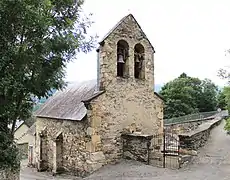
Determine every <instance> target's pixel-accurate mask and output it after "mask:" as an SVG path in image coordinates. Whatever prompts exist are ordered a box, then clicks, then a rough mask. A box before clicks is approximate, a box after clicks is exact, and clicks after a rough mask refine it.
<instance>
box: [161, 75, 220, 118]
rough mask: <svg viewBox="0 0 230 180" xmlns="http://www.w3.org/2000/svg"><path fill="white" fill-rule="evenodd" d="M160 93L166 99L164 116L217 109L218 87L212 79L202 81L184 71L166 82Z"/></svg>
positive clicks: (169, 116) (176, 115)
mask: <svg viewBox="0 0 230 180" xmlns="http://www.w3.org/2000/svg"><path fill="white" fill-rule="evenodd" d="M159 93H160V95H161V96H162V97H163V98H164V99H165V100H166V102H165V107H164V118H166V119H167V118H172V117H178V116H183V115H187V114H192V113H196V112H203V111H212V110H215V109H216V105H217V100H216V95H217V87H216V86H215V84H214V83H212V82H211V81H210V80H208V79H205V80H203V81H201V80H200V79H198V78H193V77H189V76H187V75H186V74H185V73H182V74H181V75H180V76H179V77H178V78H176V79H174V80H172V81H170V82H168V83H167V84H165V85H164V86H163V87H162V89H161V91H160V92H159Z"/></svg>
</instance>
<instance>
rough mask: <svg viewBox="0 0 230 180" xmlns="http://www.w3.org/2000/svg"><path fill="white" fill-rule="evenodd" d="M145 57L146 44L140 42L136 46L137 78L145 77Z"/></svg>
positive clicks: (135, 69) (135, 64)
mask: <svg viewBox="0 0 230 180" xmlns="http://www.w3.org/2000/svg"><path fill="white" fill-rule="evenodd" d="M144 59H145V49H144V46H143V45H142V44H140V43H138V44H136V45H135V47H134V77H135V78H137V79H144V78H145V77H144V76H145V73H144Z"/></svg>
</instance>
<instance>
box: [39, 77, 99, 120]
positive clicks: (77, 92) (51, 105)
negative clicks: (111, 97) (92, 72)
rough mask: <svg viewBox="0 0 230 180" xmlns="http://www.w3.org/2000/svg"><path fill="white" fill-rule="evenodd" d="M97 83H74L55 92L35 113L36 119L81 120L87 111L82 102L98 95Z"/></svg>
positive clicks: (93, 81)
mask: <svg viewBox="0 0 230 180" xmlns="http://www.w3.org/2000/svg"><path fill="white" fill-rule="evenodd" d="M98 92H99V91H97V81H96V80H90V81H86V82H82V83H75V84H72V85H70V86H69V87H67V88H66V89H64V90H62V91H57V92H56V93H54V95H53V96H51V97H50V98H49V99H48V100H47V101H46V102H45V103H44V104H43V105H42V106H41V107H40V108H39V109H38V110H37V111H36V112H35V113H34V115H35V116H36V117H43V118H53V119H63V120H78V121H80V120H82V119H83V118H84V117H85V115H86V113H87V109H86V107H85V105H84V103H83V102H82V101H84V100H88V99H91V98H92V97H94V96H95V95H98Z"/></svg>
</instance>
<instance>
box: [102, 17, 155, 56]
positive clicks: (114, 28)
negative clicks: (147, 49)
mask: <svg viewBox="0 0 230 180" xmlns="http://www.w3.org/2000/svg"><path fill="white" fill-rule="evenodd" d="M129 17H131V18H133V19H134V21H135V23H136V24H137V25H138V27H139V28H140V30H141V31H142V33H143V35H144V36H145V38H146V40H147V41H148V42H149V44H150V45H151V47H152V49H153V50H154V47H153V45H152V44H151V42H150V40H149V39H148V38H147V36H146V34H145V33H144V31H143V30H142V28H141V26H140V24H139V23H138V22H137V20H136V19H135V17H134V16H133V15H132V14H128V15H127V16H125V17H123V18H122V19H121V20H120V21H119V22H118V23H117V24H116V25H115V26H114V27H113V28H112V29H111V30H110V31H108V33H107V34H106V35H105V36H104V37H103V38H102V39H101V41H99V44H102V43H103V42H104V40H106V38H107V37H109V35H110V34H112V33H113V32H114V31H115V30H116V29H117V27H118V26H120V25H121V23H122V22H123V21H125V19H126V18H129ZM154 53H155V50H154Z"/></svg>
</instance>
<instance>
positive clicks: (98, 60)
mask: <svg viewBox="0 0 230 180" xmlns="http://www.w3.org/2000/svg"><path fill="white" fill-rule="evenodd" d="M96 51H97V91H99V90H100V53H99V52H100V49H99V48H98V49H97V50H96Z"/></svg>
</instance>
